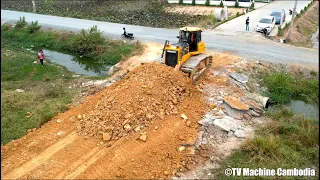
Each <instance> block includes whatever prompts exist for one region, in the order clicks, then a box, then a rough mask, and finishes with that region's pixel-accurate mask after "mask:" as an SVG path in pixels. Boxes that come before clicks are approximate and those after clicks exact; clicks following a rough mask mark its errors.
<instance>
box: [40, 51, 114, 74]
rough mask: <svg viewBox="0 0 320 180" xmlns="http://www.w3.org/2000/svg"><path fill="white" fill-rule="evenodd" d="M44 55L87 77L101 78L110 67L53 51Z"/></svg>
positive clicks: (51, 60) (91, 60)
mask: <svg viewBox="0 0 320 180" xmlns="http://www.w3.org/2000/svg"><path fill="white" fill-rule="evenodd" d="M43 53H44V55H45V57H46V59H48V60H49V61H50V62H52V63H55V64H59V65H61V66H64V67H66V68H67V69H68V70H69V71H71V72H74V73H76V74H82V75H87V76H101V75H105V74H107V70H108V69H109V68H110V67H109V66H107V67H106V66H102V65H101V64H97V63H95V62H94V61H93V59H88V58H81V57H78V56H74V55H70V54H65V53H61V52H57V51H52V50H47V49H45V50H43Z"/></svg>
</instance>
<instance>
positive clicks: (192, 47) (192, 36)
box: [189, 32, 198, 52]
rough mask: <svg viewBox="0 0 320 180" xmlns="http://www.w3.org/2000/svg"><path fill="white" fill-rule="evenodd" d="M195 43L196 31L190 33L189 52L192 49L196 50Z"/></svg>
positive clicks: (196, 41)
mask: <svg viewBox="0 0 320 180" xmlns="http://www.w3.org/2000/svg"><path fill="white" fill-rule="evenodd" d="M197 43H198V40H197V33H196V32H193V33H191V34H190V43H189V44H190V52H192V51H197Z"/></svg>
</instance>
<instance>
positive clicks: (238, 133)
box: [234, 129, 246, 138]
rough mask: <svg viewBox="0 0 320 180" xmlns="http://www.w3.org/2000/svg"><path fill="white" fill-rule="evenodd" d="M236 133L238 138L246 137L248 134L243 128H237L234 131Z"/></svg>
mask: <svg viewBox="0 0 320 180" xmlns="http://www.w3.org/2000/svg"><path fill="white" fill-rule="evenodd" d="M234 135H235V136H236V137H238V138H244V137H246V135H245V133H244V131H243V130H240V129H239V130H236V131H235V132H234Z"/></svg>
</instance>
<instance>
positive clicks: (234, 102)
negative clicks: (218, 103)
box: [223, 96, 250, 111]
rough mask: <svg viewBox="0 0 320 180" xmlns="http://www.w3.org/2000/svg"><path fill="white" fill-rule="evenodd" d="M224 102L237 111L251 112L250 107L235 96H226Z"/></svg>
mask: <svg viewBox="0 0 320 180" xmlns="http://www.w3.org/2000/svg"><path fill="white" fill-rule="evenodd" d="M223 100H224V102H226V103H227V104H228V105H229V106H230V107H232V108H234V109H237V110H245V111H247V110H249V108H250V107H249V106H248V105H247V104H245V103H243V102H241V101H240V99H239V98H237V97H233V96H226V97H224V98H223Z"/></svg>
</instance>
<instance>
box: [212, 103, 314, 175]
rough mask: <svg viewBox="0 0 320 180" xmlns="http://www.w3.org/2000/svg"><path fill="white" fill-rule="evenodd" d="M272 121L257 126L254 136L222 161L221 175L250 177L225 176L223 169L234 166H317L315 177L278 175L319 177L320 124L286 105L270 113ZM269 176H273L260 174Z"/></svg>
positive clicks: (271, 167) (288, 167)
mask: <svg viewBox="0 0 320 180" xmlns="http://www.w3.org/2000/svg"><path fill="white" fill-rule="evenodd" d="M267 115H268V117H269V118H271V119H272V120H271V122H269V123H267V124H266V125H265V126H264V127H262V128H260V129H258V130H257V131H256V133H255V137H254V138H253V139H250V140H247V141H246V142H245V143H244V145H243V146H242V147H241V148H240V149H239V150H237V151H235V152H234V153H233V154H232V155H231V156H229V157H228V158H227V159H226V160H225V161H224V162H223V164H222V166H221V170H220V171H219V175H218V179H248V177H233V176H230V177H228V176H226V175H225V174H224V170H225V169H226V168H228V167H231V168H235V167H236V168H251V169H257V168H266V169H275V170H277V168H282V169H292V168H298V169H305V168H312V169H315V170H316V177H301V176H300V177H299V176H298V177H297V176H295V177H279V176H277V177H278V178H279V179H283V178H285V179H318V178H319V169H318V166H319V134H318V133H319V124H318V122H315V121H313V120H310V119H304V118H303V117H301V116H296V115H294V114H293V113H292V112H290V111H289V110H288V109H286V108H277V109H275V110H271V111H269V112H268V113H267ZM259 179H270V177H269V178H268V177H259Z"/></svg>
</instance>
